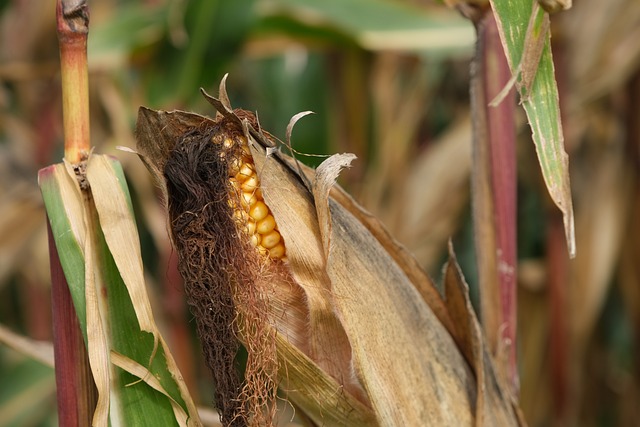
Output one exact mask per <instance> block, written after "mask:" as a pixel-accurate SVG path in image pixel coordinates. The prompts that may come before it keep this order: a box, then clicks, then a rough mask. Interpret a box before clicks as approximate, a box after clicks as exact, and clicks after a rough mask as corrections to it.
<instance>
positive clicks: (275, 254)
mask: <svg viewBox="0 0 640 427" xmlns="http://www.w3.org/2000/svg"><path fill="white" fill-rule="evenodd" d="M284 252H285V250H284V245H283V244H282V243H278V244H277V245H275V246H274V247H272V248H271V249H269V256H270V257H271V258H276V259H279V258H282V257H283V256H284Z"/></svg>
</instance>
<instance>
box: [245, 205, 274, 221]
mask: <svg viewBox="0 0 640 427" xmlns="http://www.w3.org/2000/svg"><path fill="white" fill-rule="evenodd" d="M267 215H269V208H268V207H267V205H265V204H264V202H262V201H258V202H256V204H255V205H253V206H251V209H249V216H250V217H251V218H253V219H255V220H256V221H260V220H262V219H265V218H266V217H267Z"/></svg>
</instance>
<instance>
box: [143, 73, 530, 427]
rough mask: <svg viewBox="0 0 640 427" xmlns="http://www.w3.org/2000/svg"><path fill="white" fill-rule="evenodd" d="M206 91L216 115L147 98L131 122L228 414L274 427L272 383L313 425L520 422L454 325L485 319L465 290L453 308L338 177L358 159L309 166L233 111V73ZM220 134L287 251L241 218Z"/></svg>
mask: <svg viewBox="0 0 640 427" xmlns="http://www.w3.org/2000/svg"><path fill="white" fill-rule="evenodd" d="M207 99H208V100H209V102H210V103H211V104H212V105H213V106H214V107H215V108H216V110H217V111H218V114H217V116H216V118H215V119H209V118H206V117H202V116H199V115H197V114H192V113H186V112H181V111H174V112H162V111H152V110H148V109H145V108H141V110H140V113H139V118H138V129H137V133H138V147H139V150H140V151H141V158H142V160H143V161H144V162H145V164H146V165H147V166H148V168H149V169H150V171H151V172H152V174H153V176H154V177H155V178H156V179H157V181H158V184H159V186H160V188H161V189H162V190H163V192H164V194H165V197H166V200H167V205H168V208H169V212H170V221H171V229H172V238H173V240H174V244H175V246H176V248H177V250H178V253H179V257H180V270H181V273H182V275H183V277H184V279H185V287H186V293H187V297H188V299H189V303H190V304H191V305H192V310H193V312H194V315H195V316H196V319H197V322H198V331H199V334H200V338H201V341H202V344H203V347H205V348H204V353H205V356H206V358H207V361H208V364H209V366H210V368H211V370H212V372H213V375H214V380H215V382H216V389H217V396H216V400H217V405H218V407H219V410H220V412H221V417H222V420H223V423H224V424H225V425H244V424H248V425H264V424H270V423H271V422H272V419H273V418H272V417H273V408H274V406H273V400H274V398H275V387H276V385H277V386H279V387H280V389H281V390H282V391H283V393H284V394H285V395H286V397H287V399H288V400H289V401H290V402H291V403H292V404H294V405H295V406H296V407H297V408H298V411H300V412H302V413H304V414H305V416H306V417H307V418H308V419H310V420H312V421H313V422H314V423H315V424H317V425H349V426H371V425H427V424H428V425H471V424H474V425H517V424H518V417H517V415H516V410H515V409H514V407H513V406H512V405H513V404H512V401H511V399H510V397H509V395H508V394H507V393H504V392H503V391H502V390H503V386H502V384H501V382H500V381H499V379H497V378H495V375H494V373H493V372H494V370H493V369H492V367H491V365H490V363H491V361H490V360H486V361H485V360H484V353H485V352H486V349H485V347H484V342H483V340H482V337H481V336H480V335H477V336H476V338H475V341H473V345H471V344H470V341H469V338H465V337H467V336H468V333H463V332H461V331H462V329H460V326H459V325H457V324H456V321H460V319H462V321H463V323H464V325H465V328H468V327H469V326H467V325H469V323H468V322H473V321H475V317H474V316H473V315H472V313H471V314H470V312H469V311H468V310H470V307H471V306H470V304H468V298H467V295H466V293H465V292H464V290H461V291H460V293H459V295H462V296H463V302H464V301H466V303H463V304H461V305H458V306H456V307H458V309H457V310H454V311H453V312H452V311H451V307H450V305H449V304H447V302H446V301H445V300H444V299H443V298H442V297H441V296H440V294H439V293H438V291H437V290H436V288H435V286H434V285H433V283H432V282H431V280H430V279H429V278H428V276H427V275H426V274H425V273H424V272H423V271H422V270H421V269H420V268H419V267H418V264H417V262H416V261H415V260H414V259H413V257H412V256H411V255H410V254H409V253H408V252H407V251H406V250H405V249H404V248H403V247H402V246H400V245H399V244H398V243H397V242H395V241H394V240H393V239H392V238H391V237H390V236H389V234H388V233H387V231H386V229H385V228H384V227H383V226H382V225H381V224H380V223H379V222H378V221H377V220H376V219H375V218H374V217H372V216H371V215H370V214H368V213H367V212H366V211H364V210H363V209H361V208H360V207H359V206H358V205H357V204H356V203H355V202H354V201H353V200H352V199H351V198H350V197H349V196H348V195H347V194H346V193H344V192H343V191H342V190H341V189H340V188H339V187H337V186H334V182H335V179H336V178H337V175H338V173H339V171H340V170H341V169H342V168H343V167H346V166H348V165H349V162H350V161H351V160H352V159H353V156H352V155H336V156H332V157H331V158H329V159H327V160H326V161H325V162H323V164H322V165H321V166H320V167H319V168H318V169H317V170H312V169H309V168H306V167H304V166H303V165H300V164H298V163H297V162H296V161H295V160H294V159H292V158H291V157H288V156H286V155H284V154H282V153H281V152H280V151H279V150H278V149H277V148H276V145H275V143H274V142H273V140H272V138H271V137H270V135H269V134H268V133H266V132H263V131H262V130H261V129H260V127H259V124H258V123H257V122H256V120H255V118H254V117H253V115H252V114H250V113H247V112H245V111H242V110H232V109H231V107H230V105H229V101H228V98H227V96H226V92H225V89H224V80H223V82H222V84H221V87H220V99H215V98H211V97H208V96H207ZM226 139H232V140H235V141H241V142H242V141H245V140H246V141H247V143H248V148H249V151H250V154H251V157H252V158H253V161H254V168H255V171H256V172H257V175H258V177H259V181H260V191H261V193H262V196H263V197H264V202H265V203H266V205H267V206H268V207H269V209H270V212H271V213H272V214H273V216H274V217H275V220H276V223H277V227H278V231H279V233H280V234H281V235H282V239H283V240H284V242H285V244H286V259H285V260H282V259H274V258H270V257H269V256H267V254H265V253H261V252H260V251H258V250H257V249H256V247H255V246H254V245H253V244H252V243H251V241H250V238H249V236H248V234H247V233H246V232H245V231H244V230H245V228H244V227H243V224H242V223H241V222H239V220H238V215H235V214H234V209H237V204H236V201H237V200H236V199H234V195H236V196H237V192H235V190H234V186H233V185H232V184H231V182H230V181H229V167H230V165H231V164H232V163H230V162H233V161H234V159H237V158H238V156H239V155H240V156H242V153H240V152H239V151H237V150H238V147H239V146H240V145H235V144H225V143H224V141H225V140H226ZM225 146H231V149H230V150H229V149H227V148H225ZM174 199H175V200H174ZM456 283H458V282H456ZM456 286H461V285H459V283H458V284H457V285H456ZM464 298H466V299H464ZM452 313H453V315H454V316H455V317H452ZM465 313H466V314H465ZM460 316H462V317H460ZM469 319H471V320H469ZM471 324H473V325H476V324H475V323H471ZM476 329H477V330H479V329H478V327H477V325H476ZM238 341H240V342H242V344H243V345H244V346H246V347H247V350H248V355H249V356H248V357H249V360H248V367H247V373H246V374H245V378H244V381H241V380H240V379H238V378H237V376H236V375H237V374H236V369H235V366H234V365H233V359H234V356H235V353H236V351H237V349H238V345H239V344H238ZM276 359H277V360H276ZM478 360H482V363H479V362H478ZM476 369H480V370H481V371H480V372H481V373H482V374H481V375H479V376H478V375H477V373H476V372H475V370H476ZM276 371H277V372H276ZM478 381H480V382H478ZM487 384H488V386H487ZM265 405H266V407H267V408H268V409H266V410H265V409H264V408H265ZM477 411H480V412H479V413H477Z"/></svg>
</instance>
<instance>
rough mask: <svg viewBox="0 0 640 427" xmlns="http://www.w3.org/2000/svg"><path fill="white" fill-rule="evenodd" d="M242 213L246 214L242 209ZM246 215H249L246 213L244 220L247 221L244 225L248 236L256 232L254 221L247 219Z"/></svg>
mask: <svg viewBox="0 0 640 427" xmlns="http://www.w3.org/2000/svg"><path fill="white" fill-rule="evenodd" d="M242 213H244V214H245V215H247V213H246V212H244V211H242ZM248 217H249V216H248V215H247V220H246V221H247V225H246V226H245V227H246V230H247V234H248V235H249V236H252V235H254V234H256V222H255V221H252V220H250V219H248ZM263 234H264V233H263Z"/></svg>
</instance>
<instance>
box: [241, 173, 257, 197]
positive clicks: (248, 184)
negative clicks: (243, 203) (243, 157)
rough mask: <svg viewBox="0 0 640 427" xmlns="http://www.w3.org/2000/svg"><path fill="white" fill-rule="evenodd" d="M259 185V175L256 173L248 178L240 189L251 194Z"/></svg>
mask: <svg viewBox="0 0 640 427" xmlns="http://www.w3.org/2000/svg"><path fill="white" fill-rule="evenodd" d="M258 185H259V183H258V175H256V174H255V173H254V174H253V175H251V176H250V177H249V178H247V180H246V181H245V182H243V183H242V186H241V187H240V188H242V191H244V192H246V193H251V192H253V191H255V189H256V188H258Z"/></svg>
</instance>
